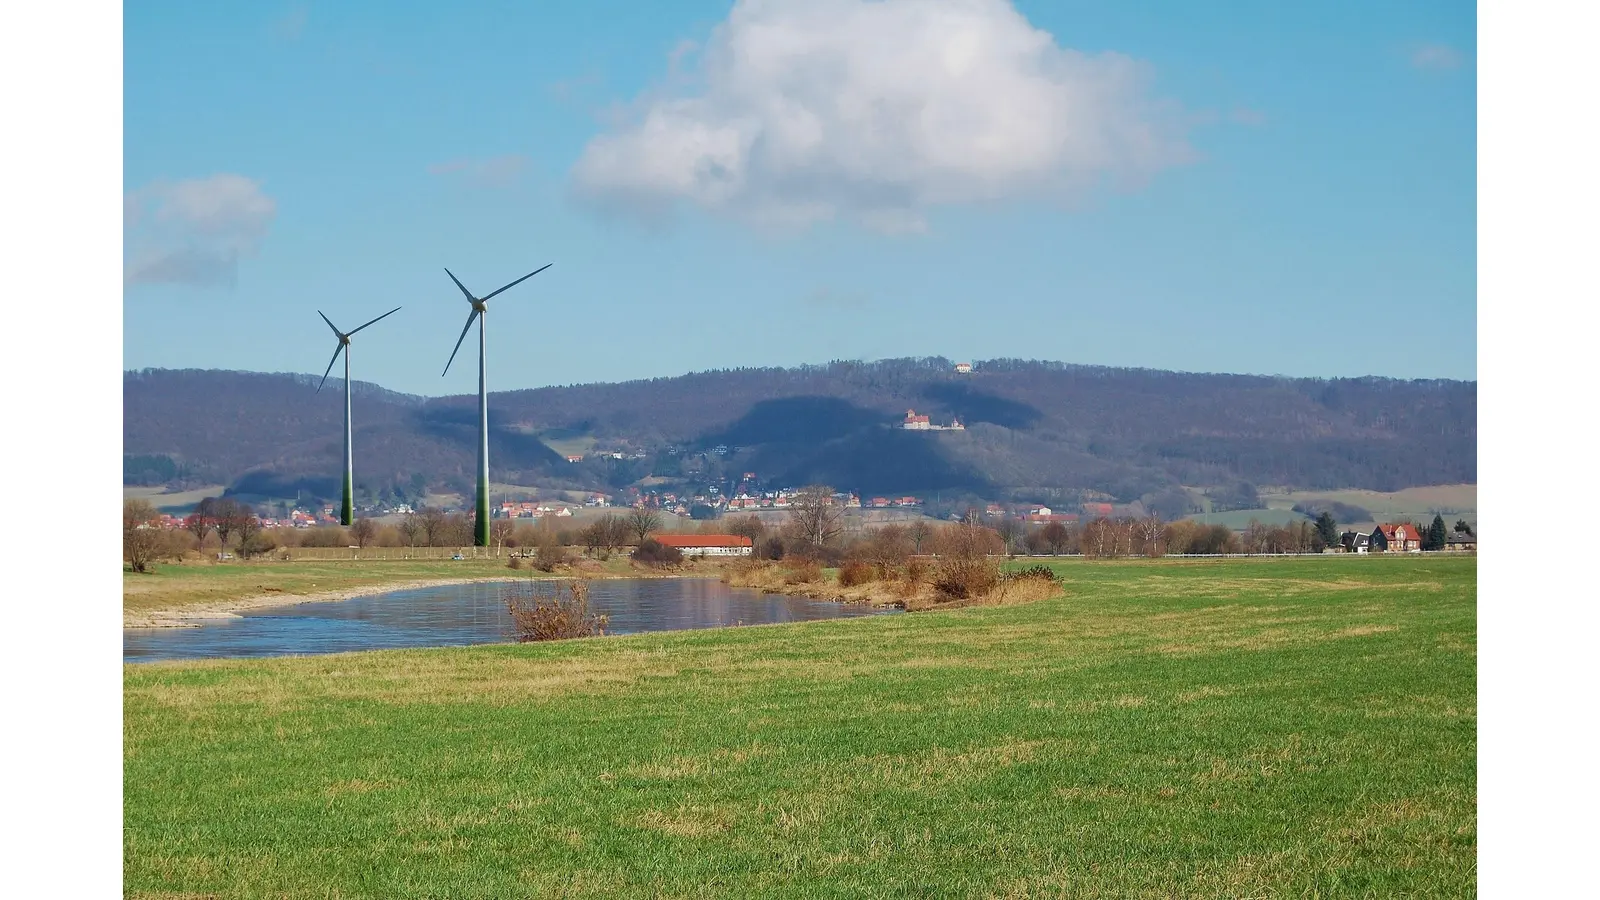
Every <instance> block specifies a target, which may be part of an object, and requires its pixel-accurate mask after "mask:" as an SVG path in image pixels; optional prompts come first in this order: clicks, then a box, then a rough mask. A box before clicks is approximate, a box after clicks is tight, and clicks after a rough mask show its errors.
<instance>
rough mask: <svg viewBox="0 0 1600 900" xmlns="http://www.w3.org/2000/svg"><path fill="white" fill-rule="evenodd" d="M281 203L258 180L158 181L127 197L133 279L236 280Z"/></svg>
mask: <svg viewBox="0 0 1600 900" xmlns="http://www.w3.org/2000/svg"><path fill="white" fill-rule="evenodd" d="M277 212H278V207H277V204H276V203H274V202H273V200H272V198H271V197H268V196H267V195H266V194H264V193H262V191H261V186H260V184H259V183H257V182H256V181H255V180H254V179H250V178H246V177H245V176H243V175H231V174H220V175H211V176H208V177H205V178H191V179H187V180H183V181H156V182H153V183H151V184H148V185H146V186H144V187H142V188H139V189H138V190H136V191H132V192H130V193H129V194H128V195H127V196H126V197H124V198H123V207H122V221H123V228H124V230H125V240H126V245H127V251H128V259H127V260H126V262H125V265H124V267H123V281H124V283H125V284H130V285H132V284H202V285H210V284H233V283H234V281H235V279H236V278H237V275H238V264H239V259H240V258H241V257H244V256H252V255H254V254H255V253H256V252H258V251H259V250H260V249H261V242H262V241H263V240H264V239H265V238H266V236H267V231H268V229H269V228H270V227H271V225H272V220H273V219H274V218H275V217H276V216H277Z"/></svg>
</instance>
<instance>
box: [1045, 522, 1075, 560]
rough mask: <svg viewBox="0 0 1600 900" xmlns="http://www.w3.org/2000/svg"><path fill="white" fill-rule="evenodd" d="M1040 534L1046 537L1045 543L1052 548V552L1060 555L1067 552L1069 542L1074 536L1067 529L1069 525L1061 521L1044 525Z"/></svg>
mask: <svg viewBox="0 0 1600 900" xmlns="http://www.w3.org/2000/svg"><path fill="white" fill-rule="evenodd" d="M1040 536H1041V537H1043V538H1044V542H1045V545H1046V546H1047V547H1049V548H1050V552H1051V553H1053V554H1055V555H1056V556H1060V555H1061V554H1063V553H1065V552H1067V542H1068V540H1069V539H1070V538H1071V537H1072V534H1071V533H1070V532H1068V531H1067V526H1065V525H1063V524H1061V523H1060V522H1051V523H1050V524H1048V525H1046V526H1044V528H1043V530H1042V531H1041V532H1040Z"/></svg>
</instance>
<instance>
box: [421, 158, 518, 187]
mask: <svg viewBox="0 0 1600 900" xmlns="http://www.w3.org/2000/svg"><path fill="white" fill-rule="evenodd" d="M527 168H528V157H526V156H523V155H522V154H520V153H508V154H506V155H504V156H494V157H489V158H488V159H453V160H450V161H449V162H442V163H434V164H433V165H431V166H429V167H428V172H429V174H432V175H440V176H447V177H458V178H464V179H466V180H467V181H468V182H470V183H472V184H475V185H478V186H480V187H509V186H511V185H512V184H515V183H516V182H517V180H518V179H520V178H521V177H522V173H523V172H525V171H527Z"/></svg>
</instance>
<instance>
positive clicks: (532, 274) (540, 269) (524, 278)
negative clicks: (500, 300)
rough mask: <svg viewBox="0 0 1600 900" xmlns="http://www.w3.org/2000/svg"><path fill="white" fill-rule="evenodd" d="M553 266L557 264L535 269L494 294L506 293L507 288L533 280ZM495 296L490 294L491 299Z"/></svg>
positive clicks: (547, 264) (546, 264) (548, 264)
mask: <svg viewBox="0 0 1600 900" xmlns="http://www.w3.org/2000/svg"><path fill="white" fill-rule="evenodd" d="M553 265H555V263H545V264H544V265H542V266H540V267H539V268H537V269H534V270H533V271H532V272H529V273H528V274H526V275H524V276H522V277H521V278H518V279H517V280H516V281H513V282H511V283H510V284H508V285H506V286H505V287H503V288H501V289H500V290H499V291H495V292H494V294H498V293H500V291H504V290H506V289H507V288H514V287H516V286H517V285H519V284H521V283H523V282H524V281H527V280H528V279H529V278H532V277H533V276H535V275H537V274H539V273H540V272H543V271H544V270H545V269H548V268H550V267H551V266H553ZM494 294H490V295H489V297H493V296H494ZM489 297H485V298H483V299H485V300H487V299H489Z"/></svg>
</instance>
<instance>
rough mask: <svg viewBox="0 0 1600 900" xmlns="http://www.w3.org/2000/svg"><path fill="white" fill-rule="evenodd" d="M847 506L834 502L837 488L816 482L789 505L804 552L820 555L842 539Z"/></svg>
mask: <svg viewBox="0 0 1600 900" xmlns="http://www.w3.org/2000/svg"><path fill="white" fill-rule="evenodd" d="M843 515H844V509H843V508H842V507H841V506H840V505H839V504H838V503H835V502H834V499H833V488H831V487H828V486H827V485H821V484H813V485H810V486H807V487H804V488H801V489H800V491H799V492H797V493H796V494H795V496H794V498H793V499H792V500H791V501H790V506H789V529H790V533H791V534H792V536H793V537H794V540H795V542H796V544H798V545H799V546H798V547H796V548H794V550H796V551H798V552H799V553H801V554H803V555H810V556H819V555H821V554H822V552H823V551H824V550H826V549H828V548H829V547H831V546H833V545H834V543H836V542H837V541H838V539H839V535H840V534H841V533H842V532H843V530H844V528H843V526H842V524H841V522H840V519H841V518H842V517H843Z"/></svg>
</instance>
